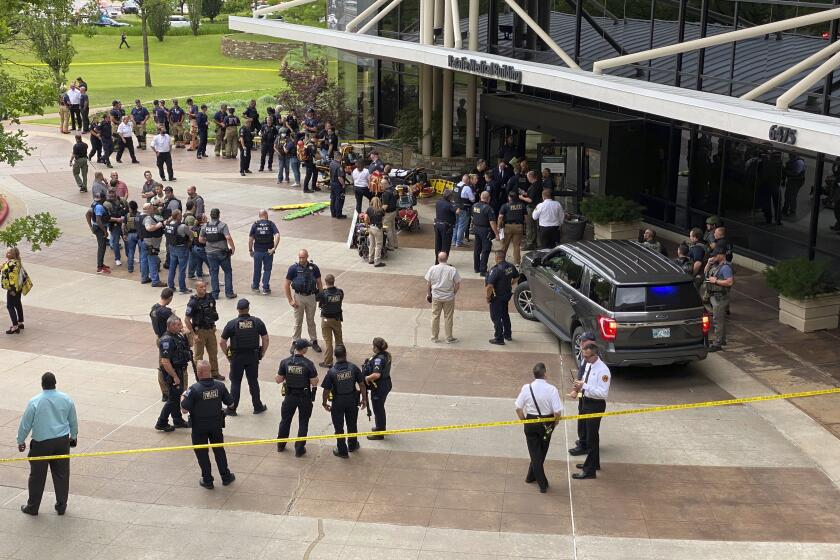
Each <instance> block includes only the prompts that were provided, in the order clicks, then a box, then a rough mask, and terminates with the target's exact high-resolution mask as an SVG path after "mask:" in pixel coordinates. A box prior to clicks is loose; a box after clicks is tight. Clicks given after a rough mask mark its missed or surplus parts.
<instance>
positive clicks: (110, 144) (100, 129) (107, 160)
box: [93, 113, 114, 167]
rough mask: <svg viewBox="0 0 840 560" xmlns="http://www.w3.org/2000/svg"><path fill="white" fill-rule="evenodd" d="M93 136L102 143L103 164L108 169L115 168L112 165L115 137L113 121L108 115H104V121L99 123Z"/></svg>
mask: <svg viewBox="0 0 840 560" xmlns="http://www.w3.org/2000/svg"><path fill="white" fill-rule="evenodd" d="M93 134H95V135H96V137H97V138H99V141H100V142H101V143H102V162H103V163H104V164H105V165H106V166H107V167H113V165H111V154H112V153H113V152H114V135H113V132H112V130H111V121H110V117H109V116H108V113H102V119H101V120H100V121H99V124H98V125H97V126H96V130H95V131H94V132H93Z"/></svg>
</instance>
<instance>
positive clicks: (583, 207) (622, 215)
mask: <svg viewBox="0 0 840 560" xmlns="http://www.w3.org/2000/svg"><path fill="white" fill-rule="evenodd" d="M580 211H581V213H582V214H583V215H584V216H586V218H587V219H588V220H589V221H590V222H592V223H595V224H608V223H610V222H638V221H639V220H641V219H642V207H641V206H639V205H638V204H637V203H636V202H634V201H632V200H628V199H626V198H623V197H620V196H592V197H589V198H584V199H583V200H582V201H581V203H580Z"/></svg>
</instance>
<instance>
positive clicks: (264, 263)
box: [248, 210, 280, 296]
mask: <svg viewBox="0 0 840 560" xmlns="http://www.w3.org/2000/svg"><path fill="white" fill-rule="evenodd" d="M259 216H260V219H259V220H257V221H256V222H254V223H253V224H252V225H251V231H250V233H249V234H248V252H249V253H250V254H251V258H253V259H254V277H253V278H252V279H251V289H252V290H253V291H257V290H259V288H260V275H262V293H263V295H266V296H267V295H269V294H270V293H271V269H272V268H273V266H274V252H275V251H276V250H277V247H278V246H279V245H280V230H278V229H277V224H275V223H274V222H272V221H271V220H269V219H268V210H260V214H259Z"/></svg>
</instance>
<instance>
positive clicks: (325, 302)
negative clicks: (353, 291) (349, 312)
mask: <svg viewBox="0 0 840 560" xmlns="http://www.w3.org/2000/svg"><path fill="white" fill-rule="evenodd" d="M320 299H321V302H322V304H321V315H322V316H324V317H326V318H327V319H341V318H342V317H341V315H342V314H341V302H342V300H343V299H344V292H343V291H342V290H340V289H338V288H327V289H326V290H324V292H323V295H322V296H320Z"/></svg>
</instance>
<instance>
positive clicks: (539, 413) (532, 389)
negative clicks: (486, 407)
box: [516, 362, 563, 494]
mask: <svg viewBox="0 0 840 560" xmlns="http://www.w3.org/2000/svg"><path fill="white" fill-rule="evenodd" d="M562 414H563V403H562V402H561V401H560V392H559V391H558V390H557V387H555V386H554V385H551V384H549V383H548V382H547V381H546V380H545V364H543V363H542V362H540V363H538V364H537V365H535V366H534V381H533V383H530V384H526V385H523V386H522V390H521V391H520V392H519V396H518V397H516V415H517V416H519V419H520V420H525V419H531V418H554V421H553V422H551V421H549V422H534V423H531V424H525V425H524V426H525V442H526V443H527V444H528V455H530V457H531V464H530V465H529V466H528V474H527V475H526V476H525V482H528V483H531V482H536V483H537V484H538V485H539V487H540V492H541V493H543V494H545V493H546V492H547V491H548V480H547V479H546V477H545V470H544V469H543V463H545V456H546V454H547V453H548V446H549V444H550V443H551V434H552V432H553V431H554V427H555V426H556V425H557V418H558V417H559V416H560V415H562Z"/></svg>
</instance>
